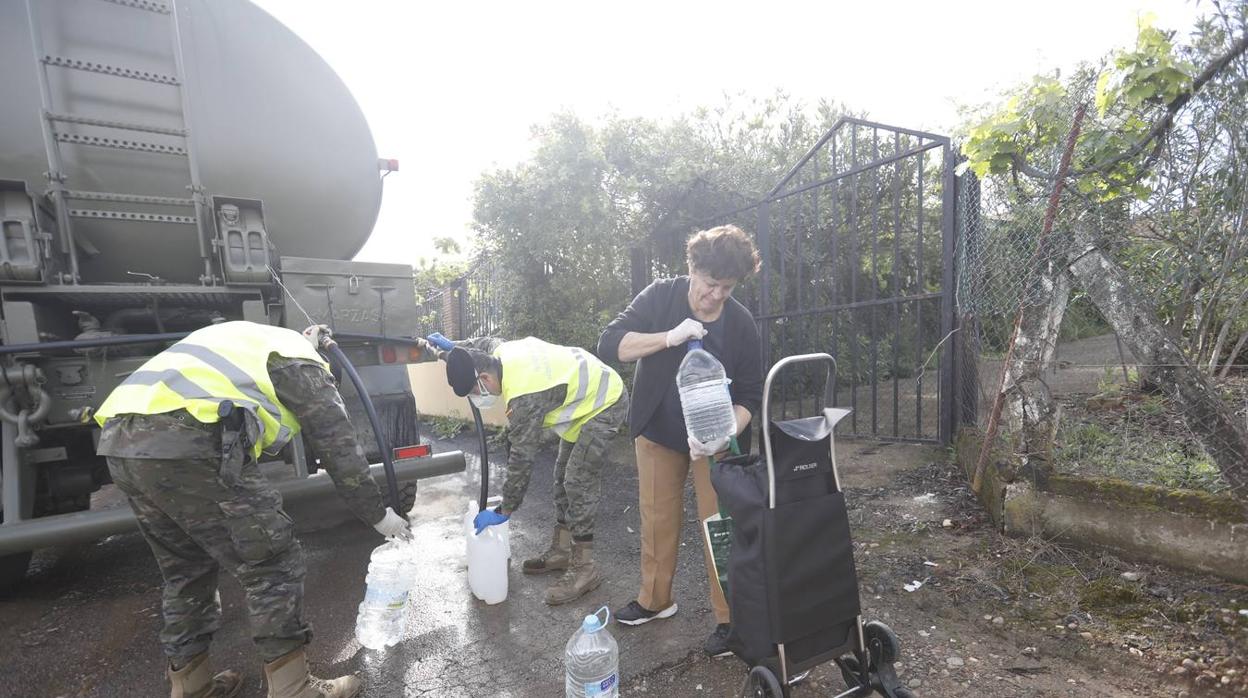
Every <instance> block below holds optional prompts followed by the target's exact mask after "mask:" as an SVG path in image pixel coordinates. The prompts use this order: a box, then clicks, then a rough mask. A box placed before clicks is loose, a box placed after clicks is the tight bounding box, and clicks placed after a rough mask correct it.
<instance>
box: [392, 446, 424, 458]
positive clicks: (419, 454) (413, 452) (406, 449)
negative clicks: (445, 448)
mask: <svg viewBox="0 0 1248 698" xmlns="http://www.w3.org/2000/svg"><path fill="white" fill-rule="evenodd" d="M430 453H433V447H432V446H430V445H429V444H421V445H419V446H402V447H400V448H396V449H394V459H395V460H407V459H408V458H423V457H424V456H427V455H429V454H430Z"/></svg>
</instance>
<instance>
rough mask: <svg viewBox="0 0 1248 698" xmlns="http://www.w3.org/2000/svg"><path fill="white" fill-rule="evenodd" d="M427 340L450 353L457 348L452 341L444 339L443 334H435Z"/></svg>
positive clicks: (426, 338)
mask: <svg viewBox="0 0 1248 698" xmlns="http://www.w3.org/2000/svg"><path fill="white" fill-rule="evenodd" d="M425 340H426V341H428V342H429V343H430V344H432V345H433V346H435V347H437V348H439V349H441V350H442V351H450V350H452V349H454V348H455V345H454V344H453V343H452V342H451V340H449V339H447V338H446V337H443V336H442V333H441V332H434V333H433V334H431V335H429V336H428V337H425Z"/></svg>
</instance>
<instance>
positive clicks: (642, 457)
mask: <svg viewBox="0 0 1248 698" xmlns="http://www.w3.org/2000/svg"><path fill="white" fill-rule="evenodd" d="M633 445H634V447H635V448H636V451H637V487H638V503H639V507H640V509H641V591H640V592H638V594H637V603H639V604H641V605H642V606H643V607H645V608H646V609H648V610H651V611H661V610H663V609H665V608H667V607H668V606H671V605H672V579H673V578H674V577H675V575H676V553H677V551H678V550H679V549H680V526H681V523H682V522H683V521H684V518H685V516H684V494H685V480H687V479H688V478H689V471H690V470H692V471H693V491H694V493H695V494H696V495H697V501H698V522H699V523H698V525H699V535H698V538H699V540H701V541H702V552H703V554H704V555H705V557H706V570H707V579H708V582H709V584H710V589H711V594H710V596H711V608H712V609H713V610H714V611H715V622H717V623H727V622H729V614H728V601H727V600H726V599H725V598H724V590H723V589H721V588H720V586H719V580H718V579H717V578H716V577H715V575H714V573H713V572H712V571H711V570H713V569H714V566H713V565H712V563H711V551H710V549H708V548H707V546H706V537H705V536H704V535H702V534H701V521H702V520H703V519H705V518H706V517H708V516H710V515H712V514H714V513H715V512H716V511H718V506H719V505H718V503H717V501H716V498H715V488H713V487H711V471H710V466H709V464H708V461H707V459H706V458H699V459H698V460H695V461H690V460H689V454H688V452H684V453H682V452H679V451H673V450H672V449H670V448H667V447H666V446H660V445H659V444H657V443H655V442H653V441H651V440H649V439H647V438H646V437H644V436H638V437H637V438H636V440H634V442H633Z"/></svg>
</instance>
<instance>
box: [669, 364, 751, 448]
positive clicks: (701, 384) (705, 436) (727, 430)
mask: <svg viewBox="0 0 1248 698" xmlns="http://www.w3.org/2000/svg"><path fill="white" fill-rule="evenodd" d="M728 383H729V381H728V378H727V376H726V374H725V373H724V365H723V364H721V363H720V362H719V359H716V358H715V357H714V356H712V355H711V353H710V352H708V351H706V350H705V349H703V348H702V343H701V342H698V341H692V342H689V351H688V353H686V354H685V358H684V360H682V361H681V362H680V369H679V370H678V371H677V372H676V387H677V390H678V391H679V393H680V408H681V411H682V412H683V413H684V416H685V429H686V430H687V431H688V432H689V437H690V438H691V439H694V440H695V441H700V442H702V443H704V444H709V443H712V442H715V441H718V440H720V439H723V438H725V437H729V436H732V435H734V434H736V433H737V416H736V414H734V413H733V411H732V395H731V394H729V392H728Z"/></svg>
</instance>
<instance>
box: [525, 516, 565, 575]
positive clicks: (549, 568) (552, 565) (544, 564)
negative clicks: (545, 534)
mask: <svg viewBox="0 0 1248 698" xmlns="http://www.w3.org/2000/svg"><path fill="white" fill-rule="evenodd" d="M571 557H572V532H571V531H569V530H568V525H567V524H562V523H560V524H555V532H554V534H553V535H552V536H551V537H550V548H549V549H547V550H546V552H544V553H542V554H541V555H540V556H538V557H533V558H529V559H528V560H525V561H524V565H522V566H521V569H522V570H523V571H524V573H525V574H544V573H546V572H558V571H559V570H566V569H568V560H569V559H570V558H571Z"/></svg>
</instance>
